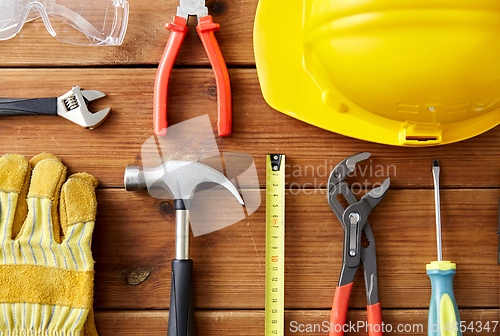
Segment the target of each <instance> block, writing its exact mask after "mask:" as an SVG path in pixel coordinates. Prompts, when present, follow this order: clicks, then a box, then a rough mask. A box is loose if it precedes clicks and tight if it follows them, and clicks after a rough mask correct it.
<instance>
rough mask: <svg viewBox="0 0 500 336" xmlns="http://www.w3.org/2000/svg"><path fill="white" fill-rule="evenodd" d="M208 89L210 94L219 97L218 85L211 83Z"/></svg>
mask: <svg viewBox="0 0 500 336" xmlns="http://www.w3.org/2000/svg"><path fill="white" fill-rule="evenodd" d="M207 91H208V94H209V95H210V96H212V97H215V98H217V86H215V85H210V86H209V87H208V89H207Z"/></svg>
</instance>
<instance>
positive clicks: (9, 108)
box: [0, 97, 57, 117]
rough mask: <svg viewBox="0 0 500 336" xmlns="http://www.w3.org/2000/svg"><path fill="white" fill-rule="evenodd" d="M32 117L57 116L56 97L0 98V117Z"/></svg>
mask: <svg viewBox="0 0 500 336" xmlns="http://www.w3.org/2000/svg"><path fill="white" fill-rule="evenodd" d="M33 115H46V116H57V97H51V98H31V99H24V98H0V117H16V116H33Z"/></svg>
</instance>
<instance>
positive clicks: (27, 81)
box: [0, 68, 500, 189]
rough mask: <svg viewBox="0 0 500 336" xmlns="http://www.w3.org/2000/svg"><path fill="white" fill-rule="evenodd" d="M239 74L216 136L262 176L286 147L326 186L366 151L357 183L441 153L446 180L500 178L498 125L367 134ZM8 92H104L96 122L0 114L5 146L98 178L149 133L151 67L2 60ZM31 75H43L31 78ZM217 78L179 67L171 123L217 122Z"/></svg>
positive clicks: (399, 178)
mask: <svg viewBox="0 0 500 336" xmlns="http://www.w3.org/2000/svg"><path fill="white" fill-rule="evenodd" d="M230 75H231V79H232V82H233V104H234V105H233V109H234V110H233V134H232V135H231V136H230V137H227V138H219V137H217V143H218V146H219V150H220V151H236V152H245V153H248V154H250V155H252V156H253V157H254V159H255V163H256V168H257V172H258V174H259V178H260V184H261V187H263V186H264V176H265V175H264V174H265V155H266V154H267V153H269V152H277V153H280V152H281V153H285V154H287V163H288V165H289V167H288V169H287V174H288V175H289V176H288V178H287V182H288V183H289V186H291V187H292V188H298V187H301V188H313V189H314V188H317V189H321V188H325V187H326V183H327V181H328V174H329V173H330V171H331V170H332V169H333V168H334V167H335V165H336V164H337V163H339V162H340V161H341V160H343V159H344V158H346V157H347V156H349V155H352V154H355V153H358V152H362V151H369V152H371V153H372V157H371V158H370V159H369V160H367V161H366V162H364V163H361V164H360V165H359V168H358V170H356V175H357V176H355V177H353V178H351V179H350V181H351V182H352V183H358V186H360V187H366V186H371V185H373V184H374V183H380V182H382V181H383V179H384V178H386V177H391V185H392V187H393V188H431V187H432V174H431V164H432V160H433V159H436V158H438V159H440V160H441V161H440V162H441V167H442V170H441V171H442V173H441V185H442V188H499V187H500V170H499V169H498V167H499V166H500V155H499V153H500V147H499V146H498V139H499V138H500V128H498V127H497V128H495V129H493V130H491V131H489V132H486V133H484V134H482V135H480V136H477V137H475V138H472V139H469V140H466V141H462V142H459V143H455V144H451V145H446V146H438V147H432V148H400V147H392V146H386V145H379V144H374V143H368V142H364V141H361V140H355V139H351V138H348V137H344V136H341V135H338V134H335V133H332V132H327V131H325V130H321V129H319V128H316V127H314V126H311V125H308V124H306V123H303V122H300V121H298V120H296V119H293V118H291V117H288V116H286V115H284V114H282V113H279V112H276V111H275V110H273V109H272V108H270V107H269V106H267V105H266V104H265V102H264V100H263V98H262V95H261V93H260V88H259V85H258V80H257V75H256V72H255V70H252V69H234V70H231V71H230ZM0 76H1V77H2V79H3V80H2V82H0V92H2V96H4V97H21V98H23V97H24V98H28V97H43V96H55V95H62V94H63V93H65V92H66V91H67V90H69V89H70V88H71V87H72V86H74V85H76V84H79V85H80V86H81V87H82V88H84V89H95V90H99V91H102V92H105V93H107V95H108V96H107V97H106V98H104V99H101V100H100V101H96V102H95V103H94V104H93V105H91V109H92V110H93V111H96V110H99V109H102V108H105V107H107V106H111V107H112V112H111V115H110V116H109V118H108V119H107V120H106V122H105V123H104V124H103V125H101V126H100V127H99V128H97V129H95V130H85V129H82V128H80V127H79V126H78V125H75V124H72V123H71V122H69V121H67V120H65V119H63V118H56V117H7V118H3V119H2V120H1V123H0V140H2V141H0V153H5V152H17V153H22V154H25V155H27V156H32V155H35V154H37V153H39V152H42V151H48V152H52V153H54V154H56V155H58V156H60V157H61V158H62V159H63V160H64V162H65V163H66V164H67V165H68V166H69V169H70V171H77V170H78V171H79V170H84V171H87V172H89V173H91V174H93V175H95V176H96V177H97V178H98V179H99V181H100V182H101V186H102V187H123V171H124V168H125V166H126V165H127V164H141V162H142V160H141V156H140V153H141V146H142V145H143V143H144V142H145V141H146V140H147V139H149V138H150V137H151V135H152V99H153V98H152V97H153V91H152V90H153V83H154V77H155V70H154V69H92V68H89V69H36V70H30V71H25V70H22V69H0ZM33 83H43V85H40V84H35V85H34V84H33ZM214 85H215V80H214V77H213V74H212V71H211V70H209V69H179V70H176V71H174V73H173V77H172V80H171V82H170V88H169V101H168V110H169V112H168V120H169V124H170V125H175V124H177V123H180V122H182V121H185V120H189V119H190V118H194V117H196V116H201V115H205V114H208V115H209V116H210V120H211V122H212V127H213V129H214V130H216V122H217V121H216V97H215V96H214V94H215V93H214V92H215V90H213V88H214Z"/></svg>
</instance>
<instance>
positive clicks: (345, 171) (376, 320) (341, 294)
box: [328, 152, 390, 336]
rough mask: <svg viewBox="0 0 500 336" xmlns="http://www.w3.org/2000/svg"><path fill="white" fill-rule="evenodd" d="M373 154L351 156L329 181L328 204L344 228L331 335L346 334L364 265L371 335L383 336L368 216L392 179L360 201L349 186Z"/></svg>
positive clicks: (373, 242)
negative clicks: (354, 286)
mask: <svg viewBox="0 0 500 336" xmlns="http://www.w3.org/2000/svg"><path fill="white" fill-rule="evenodd" d="M370 155H371V154H370V153H367V152H364V153H358V154H355V155H351V156H349V157H348V158H346V159H345V160H343V161H342V162H341V163H339V164H338V165H337V166H336V167H335V169H334V170H333V171H332V172H331V174H330V178H329V180H328V204H329V205H330V207H331V208H332V210H333V211H334V212H335V214H336V215H337V218H338V219H339V220H340V222H341V223H342V227H343V228H344V250H343V256H342V270H341V271H340V277H339V283H338V286H337V287H336V289H335V298H334V300H333V308H332V315H331V318H330V328H329V330H330V333H329V335H330V336H342V335H344V324H345V322H346V316H347V308H348V305H349V297H350V295H351V289H352V284H353V281H354V275H355V274H356V271H357V270H358V267H359V264H360V262H362V263H363V271H364V276H365V286H366V299H367V301H368V306H367V313H368V326H367V329H368V334H369V335H370V336H382V335H383V332H382V311H381V308H380V302H379V298H378V285H377V259H376V253H375V238H374V237H373V232H372V229H371V227H370V224H369V223H368V216H369V215H370V212H371V211H372V210H373V208H374V207H375V206H376V205H377V204H378V203H379V202H380V201H381V200H382V198H383V197H384V196H385V194H386V192H387V190H388V189H389V184H390V179H389V178H387V179H386V180H385V181H384V183H383V184H382V185H381V186H380V187H378V188H375V189H372V190H370V191H369V192H368V193H367V194H365V195H364V196H363V197H362V198H361V199H360V200H359V201H358V200H357V199H356V197H355V196H354V194H353V193H352V191H351V189H350V188H349V186H348V185H347V184H346V183H345V179H346V177H347V175H349V174H350V173H352V172H353V171H354V169H355V166H356V163H358V162H359V161H362V160H366V159H367V158H368V157H370ZM339 194H340V195H342V196H343V197H344V198H345V200H346V201H347V202H348V203H349V206H348V207H347V208H344V207H343V206H342V204H341V203H340V202H339V201H338V200H337V196H338V195H339ZM361 232H363V233H364V234H365V237H366V240H367V241H368V246H367V247H363V246H362V245H361Z"/></svg>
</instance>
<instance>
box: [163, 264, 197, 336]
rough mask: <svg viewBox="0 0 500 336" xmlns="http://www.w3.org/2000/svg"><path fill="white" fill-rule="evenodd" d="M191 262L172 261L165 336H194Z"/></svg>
mask: <svg viewBox="0 0 500 336" xmlns="http://www.w3.org/2000/svg"><path fill="white" fill-rule="evenodd" d="M195 335H196V331H195V325H194V305H193V261H192V260H191V259H187V260H178V259H174V260H172V283H171V287H170V308H169V311H168V332H167V336H195Z"/></svg>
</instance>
